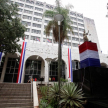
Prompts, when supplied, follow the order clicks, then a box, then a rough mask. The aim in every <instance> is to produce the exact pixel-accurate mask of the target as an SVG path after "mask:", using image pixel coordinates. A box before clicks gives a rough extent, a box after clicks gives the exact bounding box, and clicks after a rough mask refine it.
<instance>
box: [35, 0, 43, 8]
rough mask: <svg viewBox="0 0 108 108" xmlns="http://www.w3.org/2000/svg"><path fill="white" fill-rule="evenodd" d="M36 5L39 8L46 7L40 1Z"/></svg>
mask: <svg viewBox="0 0 108 108" xmlns="http://www.w3.org/2000/svg"><path fill="white" fill-rule="evenodd" d="M36 5H37V6H41V7H43V6H44V4H43V3H42V2H39V1H37V2H36Z"/></svg>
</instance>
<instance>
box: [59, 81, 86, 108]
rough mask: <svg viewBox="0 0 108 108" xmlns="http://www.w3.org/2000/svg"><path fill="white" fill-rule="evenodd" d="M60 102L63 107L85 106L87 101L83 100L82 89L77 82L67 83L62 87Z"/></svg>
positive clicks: (80, 107)
mask: <svg viewBox="0 0 108 108" xmlns="http://www.w3.org/2000/svg"><path fill="white" fill-rule="evenodd" d="M60 96H61V100H60V103H59V104H61V105H63V107H62V108H83V105H82V104H84V103H85V101H83V99H84V97H83V93H82V89H80V88H78V85H76V84H75V83H66V84H65V85H64V86H63V88H62V89H61V95H60Z"/></svg>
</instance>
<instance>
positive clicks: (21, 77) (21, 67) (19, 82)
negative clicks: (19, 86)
mask: <svg viewBox="0 0 108 108" xmlns="http://www.w3.org/2000/svg"><path fill="white" fill-rule="evenodd" d="M26 44H27V42H25V45H24V52H23V57H22V63H21V72H20V79H19V83H21V78H22V71H23V64H24V58H25V50H26Z"/></svg>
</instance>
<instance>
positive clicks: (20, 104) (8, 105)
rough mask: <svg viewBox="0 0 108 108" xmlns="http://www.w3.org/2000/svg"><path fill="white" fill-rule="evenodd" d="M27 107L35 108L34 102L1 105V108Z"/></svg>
mask: <svg viewBox="0 0 108 108" xmlns="http://www.w3.org/2000/svg"><path fill="white" fill-rule="evenodd" d="M26 106H30V107H32V106H33V102H31V103H0V108H1V107H4V108H5V107H26Z"/></svg>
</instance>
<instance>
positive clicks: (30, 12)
mask: <svg viewBox="0 0 108 108" xmlns="http://www.w3.org/2000/svg"><path fill="white" fill-rule="evenodd" d="M24 13H28V14H32V13H33V11H29V10H24Z"/></svg>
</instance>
